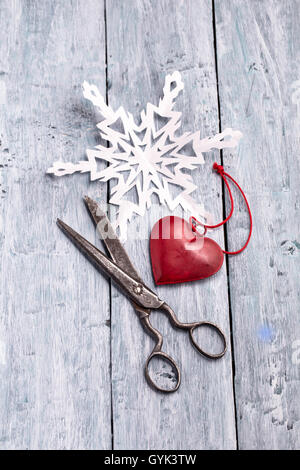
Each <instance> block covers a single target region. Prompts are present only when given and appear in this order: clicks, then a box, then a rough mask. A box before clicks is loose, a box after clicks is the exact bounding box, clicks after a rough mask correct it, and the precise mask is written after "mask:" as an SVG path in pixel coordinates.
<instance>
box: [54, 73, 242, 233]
mask: <svg viewBox="0 0 300 470" xmlns="http://www.w3.org/2000/svg"><path fill="white" fill-rule="evenodd" d="M183 87H184V86H183V82H182V80H181V75H180V73H179V72H174V73H173V74H172V75H167V76H166V79H165V86H164V89H163V98H162V99H160V101H159V105H158V106H155V105H153V104H151V103H148V104H147V108H146V112H145V111H142V112H141V122H140V124H139V125H138V124H136V123H135V121H134V119H133V116H132V115H131V114H130V113H127V112H126V111H125V110H124V108H123V107H120V108H119V109H118V110H117V111H116V112H114V111H113V110H112V108H111V107H110V106H107V105H106V103H105V100H104V98H103V96H102V95H101V94H100V92H99V90H98V88H97V87H96V86H95V85H90V84H89V83H87V82H84V83H83V94H84V96H85V98H87V99H88V100H90V101H91V102H92V103H93V104H94V106H96V107H97V108H98V109H99V110H100V112H101V114H102V115H103V116H104V120H103V121H101V122H100V123H99V124H97V127H98V129H99V131H100V135H101V137H102V138H103V139H104V140H106V141H107V142H108V143H109V145H108V146H106V145H104V146H103V145H97V146H96V147H95V148H94V149H88V150H87V160H84V161H80V162H79V163H75V164H74V163H70V162H69V163H63V162H60V161H57V162H54V164H53V167H51V168H49V169H48V171H47V173H53V174H55V175H57V176H63V175H67V174H72V173H74V172H81V173H85V172H90V178H91V180H92V181H94V180H100V181H104V182H105V181H109V180H111V179H116V180H117V183H116V185H115V186H113V188H112V189H111V197H110V203H111V204H115V205H117V206H119V210H118V214H117V219H116V221H115V227H116V228H119V229H120V235H121V237H122V238H123V239H124V238H126V233H127V222H128V221H130V220H131V219H132V217H133V215H134V214H138V215H140V216H142V215H144V213H145V210H146V209H148V208H149V207H150V206H151V196H152V195H153V194H156V195H157V196H158V198H159V201H160V203H161V204H166V205H168V207H169V209H170V210H171V211H173V210H174V209H175V208H176V207H177V206H178V205H180V206H182V208H183V209H184V210H186V211H189V212H190V213H192V214H193V215H194V216H195V217H203V216H205V215H206V214H205V211H204V208H203V205H202V204H199V202H196V201H195V200H194V199H193V198H192V197H191V193H192V192H193V191H194V190H195V189H196V185H195V184H194V183H193V181H192V177H191V175H190V174H188V173H186V170H194V169H195V168H196V167H197V165H201V164H203V163H204V159H203V155H202V152H207V151H209V150H211V149H213V148H216V149H222V148H225V147H235V146H236V145H237V143H238V141H239V139H240V138H241V135H242V134H241V132H239V131H234V130H232V129H226V130H225V131H224V132H222V133H220V134H217V135H215V136H213V137H207V138H204V139H201V138H200V131H197V132H194V133H191V132H185V133H184V134H182V135H181V136H176V135H175V133H176V131H177V130H178V129H179V127H180V125H181V120H180V118H181V113H180V112H177V111H173V106H174V102H175V98H176V97H177V95H178V94H179V92H180V91H181V90H183ZM120 123H121V127H123V129H122V130H121V129H120V126H119V127H118V128H117V129H116V125H117V124H120ZM187 148H189V149H190V155H189V154H188V155H187V151H186V149H187ZM97 160H98V161H99V160H104V161H105V162H107V164H108V165H107V167H106V168H105V169H101V170H98V168H97ZM126 174H127V177H125V175H126ZM170 185H173V186H174V185H175V186H176V188H177V190H179V194H177V195H176V196H173V191H172V190H171V187H170ZM132 188H134V189H136V192H137V195H138V198H137V199H138V201H137V202H132V201H131V200H128V198H127V199H126V195H127V194H128V193H129V192H130V191H131V190H132Z"/></svg>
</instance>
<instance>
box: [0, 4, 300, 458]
mask: <svg viewBox="0 0 300 470" xmlns="http://www.w3.org/2000/svg"><path fill="white" fill-rule="evenodd" d="M0 15H1V16H0V134H1V135H0V140H1V145H0V159H1V161H0V165H1V166H0V184H1V186H0V197H1V211H0V227H1V230H0V248H1V251H0V257H1V258H0V260H1V262H0V273H1V284H0V286H1V287H0V449H25V448H30V449H62V448H67V449H92V448H96V449H110V448H111V447H112V446H113V448H115V449H133V448H139V449H155V448H162V449H189V448H190V449H192V448H194V449H202V448H203V449H210V448H214V449H235V448H237V447H240V448H243V449H245V448H266V449H270V448H283V449H285V448H299V435H300V434H299V419H300V406H299V403H300V400H299V368H300V366H299V363H300V352H299V349H300V331H299V312H298V310H299V298H297V294H298V289H299V288H298V284H299V275H298V271H299V240H298V238H297V237H298V236H299V139H298V135H299V127H300V119H299V113H300V111H299V110H300V106H299V93H298V90H299V80H300V73H299V63H300V62H299V41H300V39H299V6H298V4H297V1H296V0H294V1H289V2H280V1H275V0H272V1H271V0H265V1H264V2H258V1H253V0H251V1H250V0H248V1H246V0H245V1H244V0H232V1H229V0H226V1H224V0H223V1H216V2H215V5H214V2H211V1H208V0H207V1H204V0H185V1H183V0H176V1H175V0H173V1H172V0H157V1H155V2H151V1H150V0H127V1H126V2H124V1H121V0H107V1H106V2H105V1H104V0H103V1H99V0H76V1H73V2H66V1H63V0H55V1H50V0H48V1H43V2H37V1H26V0H23V1H21V0H19V1H15V2H11V1H9V0H0ZM214 35H215V37H216V46H217V47H216V49H215V44H214ZM215 53H216V59H217V66H218V67H217V73H218V82H219V86H218V87H217V82H216V64H215ZM106 62H107V70H106V69H105V65H106ZM174 70H179V71H180V72H181V74H182V78H183V81H184V85H185V88H184V91H183V93H182V94H181V96H180V97H179V98H178V100H177V104H176V109H180V110H182V112H183V116H182V117H183V124H182V131H189V130H191V131H192V130H196V129H201V134H202V135H203V136H207V135H211V134H213V133H215V132H217V131H218V130H219V119H218V93H219V100H220V109H221V127H222V128H225V127H227V126H230V127H235V128H239V129H241V130H242V131H243V132H244V139H243V141H242V143H241V145H240V146H239V149H238V150H237V151H233V152H225V153H224V156H223V158H224V163H225V165H226V167H227V168H228V169H229V170H231V172H232V174H233V176H236V177H237V179H238V181H239V182H240V183H241V185H242V187H244V188H245V190H246V192H247V194H248V195H249V200H250V203H251V208H252V210H253V216H254V223H255V230H254V235H253V240H252V241H251V244H250V246H249V248H248V250H247V251H246V252H245V253H244V254H243V255H241V256H239V257H236V258H231V259H230V260H229V273H228V274H229V276H228V277H227V272H226V266H225V265H224V266H223V268H222V270H221V271H220V272H219V273H218V275H217V276H215V277H213V278H211V279H208V280H207V281H205V282H199V283H194V284H190V285H180V286H168V287H160V288H158V289H156V288H155V289H156V290H157V291H158V292H159V295H160V297H161V298H164V299H165V300H166V301H167V302H168V303H170V305H171V306H172V307H174V309H175V311H176V312H178V315H179V318H180V319H181V320H186V321H192V320H194V319H201V318H203V319H208V320H212V321H215V322H216V323H218V324H220V325H221V326H222V328H223V329H224V330H225V332H226V334H227V336H228V337H230V333H231V329H230V316H231V323H232V326H233V331H232V334H233V345H234V351H233V358H232V357H231V348H229V351H228V354H227V355H226V357H225V358H224V359H222V360H221V361H216V362H211V361H207V360H205V359H203V358H201V357H199V356H198V355H197V354H196V352H195V351H194V350H193V349H192V347H191V346H190V344H189V341H188V338H187V336H186V335H184V334H180V333H178V332H177V331H174V330H173V329H172V328H171V327H170V325H169V323H168V322H167V320H166V318H164V317H163V316H162V315H160V314H153V319H152V322H153V325H154V326H156V327H157V328H158V329H159V330H161V331H162V333H163V334H164V335H165V339H166V341H165V351H166V352H168V353H169V354H171V355H172V356H173V357H174V358H175V359H176V360H177V361H178V362H179V364H180V366H181V370H182V386H181V388H180V389H179V391H178V392H177V393H175V394H171V395H166V396H165V395H159V394H157V393H155V392H153V391H152V390H151V389H149V387H148V385H147V384H146V382H145V379H144V376H143V367H144V362H145V360H146V357H147V355H148V354H149V352H150V351H151V349H152V347H153V342H152V339H150V338H149V337H147V336H146V334H145V332H144V331H143V330H142V328H141V326H140V324H139V321H138V318H137V316H136V315H135V313H134V311H133V309H132V307H131V305H130V304H129V302H128V301H127V300H126V299H125V298H124V296H123V295H121V294H120V293H119V291H117V290H116V289H115V288H114V287H113V286H112V287H111V289H110V286H109V284H108V282H107V281H106V279H104V278H103V277H102V276H101V275H99V274H98V272H96V271H95V270H94V268H93V266H92V265H90V264H89V263H88V261H87V260H86V259H85V258H84V257H83V256H82V255H81V254H80V253H79V252H78V251H77V250H76V248H75V247H73V246H72V244H71V243H69V242H68V240H67V239H66V238H65V237H64V236H63V234H62V233H60V232H59V230H58V229H57V227H56V225H55V219H56V217H57V216H59V217H61V218H62V219H63V220H65V221H66V222H68V223H70V225H71V226H74V228H78V230H79V232H81V233H83V234H85V235H86V236H87V237H88V238H89V239H90V240H91V241H93V240H94V241H95V242H96V234H95V231H94V229H93V226H92V224H91V223H90V220H89V217H88V215H87V213H86V211H85V208H84V205H83V203H82V201H81V197H82V195H84V194H85V193H86V192H87V193H88V194H89V195H90V196H92V197H97V198H99V199H103V200H106V198H107V190H109V188H107V187H106V185H104V184H101V183H100V184H99V183H96V184H95V183H89V181H88V176H87V175H81V176H80V175H74V176H71V177H68V178H62V179H60V178H51V177H47V176H46V175H45V170H46V169H47V168H48V167H49V166H50V165H51V163H52V162H53V161H54V160H57V159H58V158H61V159H62V160H65V161H72V160H73V161H78V160H79V159H82V158H83V156H84V152H85V149H86V148H87V147H91V146H93V145H95V143H96V142H97V134H96V132H95V123H96V122H97V121H98V120H99V116H96V115H95V112H94V110H93V109H92V106H91V105H90V104H89V103H88V102H87V101H86V100H84V99H83V98H82V92H81V83H82V81H83V80H84V79H86V80H89V81H90V82H92V83H95V84H97V86H98V87H99V89H100V90H101V92H102V93H103V94H104V95H105V94H106V93H107V98H108V102H109V104H110V105H111V106H113V107H114V108H116V107H118V106H119V105H120V104H122V105H123V106H124V107H125V108H126V109H127V110H128V111H130V112H132V114H133V115H134V116H135V117H136V118H138V114H139V112H140V111H141V110H142V109H143V107H145V105H146V103H147V102H148V101H151V102H153V103H156V102H157V101H158V99H159V97H160V96H161V93H162V87H163V84H164V78H165V75H166V73H170V72H172V71H174ZM215 159H216V160H217V161H219V159H220V157H219V156H218V155H217V154H208V155H206V165H204V166H203V167H202V168H200V169H199V171H198V172H197V174H195V177H196V181H197V182H198V192H197V194H196V197H199V199H200V198H201V199H202V200H204V202H205V204H206V207H207V209H208V210H211V211H212V212H213V213H214V215H215V219H216V220H219V219H220V218H221V217H222V188H221V184H220V178H219V177H217V176H216V175H215V174H213V173H212V172H211V164H212V163H213V161H215ZM235 196H236V209H235V217H234V219H233V220H232V222H231V223H230V225H229V227H228V245H229V248H233V247H239V246H240V245H241V243H242V241H243V240H244V239H245V237H246V235H247V224H248V219H247V214H246V212H245V208H244V206H243V204H242V203H241V199H240V198H239V196H238V194H237V193H235ZM166 213H168V211H166V210H164V209H162V208H161V207H159V206H154V207H153V208H152V210H151V211H150V212H149V213H148V214H147V215H146V216H145V217H144V218H143V219H136V220H135V221H134V222H133V223H132V228H131V230H132V234H133V235H134V236H135V237H136V233H135V228H136V227H139V229H140V231H141V232H142V233H143V236H144V239H138V240H132V241H131V242H127V244H126V248H127V249H128V251H129V253H130V256H131V257H132V259H133V261H134V263H135V264H136V266H137V268H138V270H139V271H140V273H141V275H142V276H143V278H144V279H145V281H146V283H147V284H149V285H150V286H153V280H152V275H151V270H150V260H149V253H148V239H147V237H148V236H149V232H150V229H151V227H152V225H153V224H154V222H155V221H156V220H157V219H158V218H159V217H160V216H161V215H162V214H166ZM297 224H298V225H297ZM214 238H215V239H216V240H217V241H219V243H220V244H221V245H223V244H224V233H223V230H220V231H216V233H215V234H214ZM228 280H229V297H228V289H227V281H228ZM153 287H154V286H153ZM229 300H230V305H231V308H229ZM109 320H110V321H109ZM110 324H111V328H109V326H110ZM234 373H235V375H234ZM233 375H234V381H233ZM235 409H236V411H237V413H236V416H235ZM236 423H237V429H236Z"/></svg>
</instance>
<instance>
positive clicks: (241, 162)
mask: <svg viewBox="0 0 300 470" xmlns="http://www.w3.org/2000/svg"><path fill="white" fill-rule="evenodd" d="M299 25H300V5H299V2H297V1H288V2H281V1H279V0H278V1H263V2H259V1H253V0H248V1H236V0H234V1H225V2H224V1H218V2H216V31H217V57H218V71H219V85H220V100H221V111H222V113H221V117H222V125H223V126H226V125H229V124H230V125H233V126H238V127H239V128H240V129H241V130H242V132H244V139H243V141H242V142H241V145H240V148H239V154H238V157H237V156H236V155H231V154H229V153H226V154H225V157H224V161H225V164H226V167H228V168H229V169H230V170H232V173H233V174H235V175H236V176H237V178H238V181H239V182H240V183H241V185H242V187H244V188H245V190H246V191H247V194H248V195H249V200H250V203H251V208H252V212H253V217H254V223H255V225H254V233H253V239H252V241H251V244H250V246H249V249H248V250H247V251H246V252H245V253H244V254H243V255H241V256H239V257H232V258H230V262H229V274H230V296H231V306H232V318H233V339H234V359H235V367H236V376H235V389H236V405H237V423H238V439H239V445H240V447H241V448H243V449H245V448H251V449H253V448H266V449H271V448H275V449H276V448H277V449H278V448H279V449H297V448H299V446H300V406H299V404H300V393H299V390H300V381H299V379H300V361H299V339H300V322H299V267H300V266H299V248H300V245H299V233H300V230H299V229H300V226H299V200H300V192H299V173H300V172H299V132H300V114H299V93H298V94H297V90H299V82H298V83H297V80H299V77H300V52H299V51H300V35H299ZM240 201H241V198H240V199H239V202H240ZM247 226H248V222H247V214H246V212H245V207H244V205H243V204H240V203H239V204H237V205H236V212H235V217H234V218H233V219H232V222H231V223H230V224H229V227H228V242H229V248H231V249H232V248H233V247H238V246H241V244H242V241H243V240H245V239H246V236H247Z"/></svg>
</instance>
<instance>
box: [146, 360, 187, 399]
mask: <svg viewBox="0 0 300 470" xmlns="http://www.w3.org/2000/svg"><path fill="white" fill-rule="evenodd" d="M154 357H157V358H161V359H163V360H164V361H167V362H169V364H171V366H172V367H173V368H174V369H175V371H176V376H177V381H176V385H175V387H173V388H170V389H166V388H162V387H160V386H159V385H157V383H156V382H154V380H152V378H151V376H150V373H149V364H150V361H151V360H152V359H153V358H154ZM145 377H146V380H147V382H148V384H149V385H150V386H151V387H153V388H154V389H155V390H157V391H159V392H163V393H173V392H176V390H178V388H179V386H180V383H181V374H180V370H179V367H178V366H177V364H176V362H175V361H174V359H172V358H171V356H169V355H168V354H166V353H164V352H162V351H153V352H152V353H151V354H150V356H149V357H148V359H147V361H146V364H145Z"/></svg>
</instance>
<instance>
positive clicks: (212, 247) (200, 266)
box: [150, 216, 224, 285]
mask: <svg viewBox="0 0 300 470" xmlns="http://www.w3.org/2000/svg"><path fill="white" fill-rule="evenodd" d="M150 254H151V262H152V270H153V276H154V280H155V283H156V284H158V285H159V284H175V283H179V282H188V281H197V280H199V279H204V278H206V277H209V276H212V275H213V274H215V273H216V272H217V271H219V269H220V268H221V266H222V264H223V260H224V254H223V252H222V250H221V248H220V246H219V245H218V244H217V243H216V242H215V241H214V240H212V239H211V238H207V237H203V236H202V235H200V234H199V233H198V232H197V231H194V230H193V228H192V226H191V224H189V223H188V222H186V221H185V220H184V219H181V218H180V217H176V216H167V217H164V218H163V219H160V220H159V221H158V222H156V224H155V225H154V227H153V229H152V232H151V237H150Z"/></svg>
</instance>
